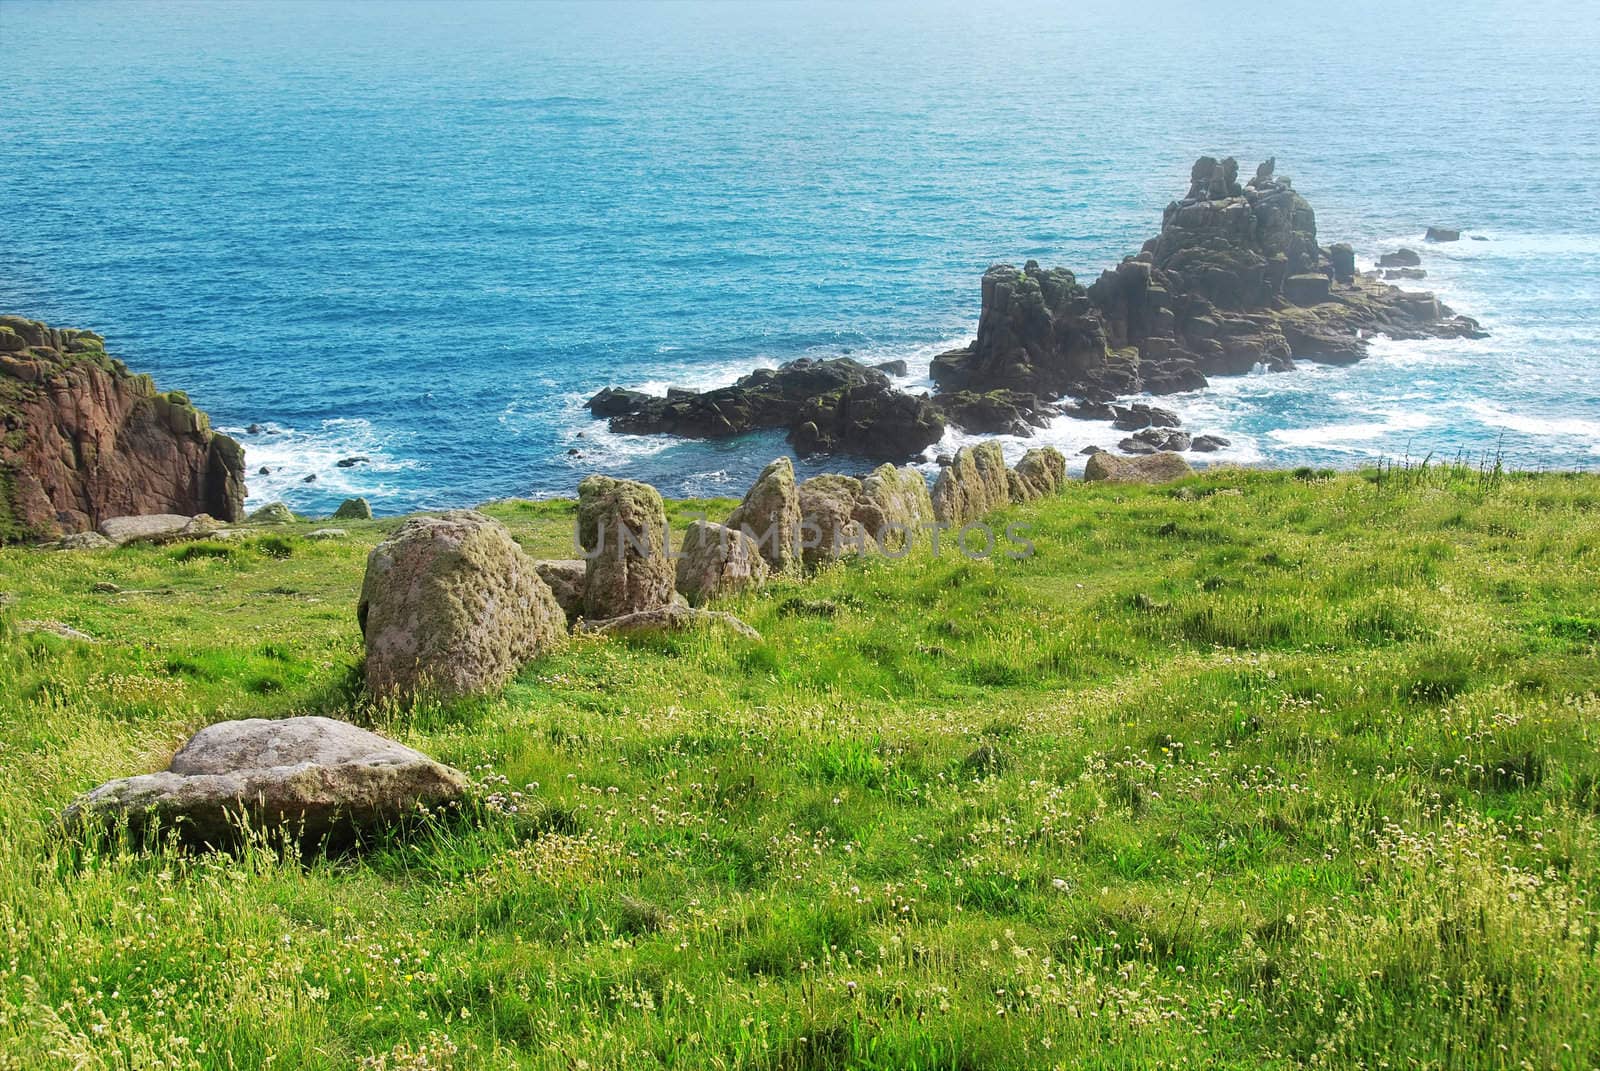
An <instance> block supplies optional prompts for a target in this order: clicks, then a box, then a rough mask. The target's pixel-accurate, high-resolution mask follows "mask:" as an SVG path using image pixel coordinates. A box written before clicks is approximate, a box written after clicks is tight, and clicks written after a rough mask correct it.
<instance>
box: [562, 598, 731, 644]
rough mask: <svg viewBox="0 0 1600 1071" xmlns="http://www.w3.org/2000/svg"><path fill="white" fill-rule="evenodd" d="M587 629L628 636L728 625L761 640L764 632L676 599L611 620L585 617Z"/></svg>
mask: <svg viewBox="0 0 1600 1071" xmlns="http://www.w3.org/2000/svg"><path fill="white" fill-rule="evenodd" d="M578 627H579V629H580V630H582V631H584V632H598V633H601V634H603V635H613V636H627V635H631V634H633V633H639V632H683V631H685V630H687V629H692V628H707V627H711V628H725V629H728V630H729V631H731V632H735V633H737V634H738V635H740V636H743V637H744V638H745V639H748V640H758V641H759V640H760V639H761V633H759V632H757V631H756V630H755V629H753V628H751V627H750V626H749V625H747V624H745V623H744V622H743V621H741V620H739V619H738V618H737V617H735V616H733V615H732V614H729V613H724V612H723V611H721V610H701V609H697V608H695V607H692V606H682V605H679V604H677V603H673V604H671V605H668V606H657V607H656V608H655V609H653V610H640V611H639V612H638V613H633V614H625V615H623V616H622V617H614V618H611V619H610V620H608V621H584V622H582V623H581V624H580V625H579V626H578Z"/></svg>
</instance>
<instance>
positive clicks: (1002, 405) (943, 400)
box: [933, 390, 1050, 438]
mask: <svg viewBox="0 0 1600 1071" xmlns="http://www.w3.org/2000/svg"><path fill="white" fill-rule="evenodd" d="M933 401H934V404H935V405H937V406H938V407H939V408H940V409H942V410H944V414H945V416H946V417H947V418H949V421H950V423H952V424H954V425H955V426H956V427H958V428H960V429H962V430H963V431H968V432H971V433H973V434H975V435H1016V436H1019V437H1021V438H1028V437H1029V436H1031V435H1032V434H1033V429H1034V428H1045V427H1049V426H1050V419H1049V411H1048V410H1047V409H1046V408H1045V406H1044V403H1042V402H1041V401H1040V400H1039V398H1038V396H1037V395H1034V394H1023V393H1020V392H1018V391H1011V390H991V391H985V392H982V393H979V392H976V391H969V390H962V391H955V392H953V393H949V394H937V395H935V396H934V399H933Z"/></svg>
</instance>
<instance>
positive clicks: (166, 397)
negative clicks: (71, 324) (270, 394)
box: [0, 316, 245, 542]
mask: <svg viewBox="0 0 1600 1071" xmlns="http://www.w3.org/2000/svg"><path fill="white" fill-rule="evenodd" d="M244 492H245V488H244V449H243V448H242V447H241V446H240V445H239V444H238V443H237V442H235V441H234V440H232V439H230V438H229V437H228V436H226V435H220V434H217V433H215V432H213V431H212V430H211V423H210V421H209V420H208V419H207V417H206V415H205V414H204V413H202V412H201V411H200V410H198V409H196V408H195V407H194V406H193V405H191V404H190V403H189V399H188V397H187V396H186V395H184V394H183V393H182V392H180V391H173V392H171V393H167V394H161V393H158V392H157V391H156V388H155V384H154V383H153V382H152V381H151V379H150V377H149V376H144V375H134V374H133V373H131V372H129V371H128V369H127V367H126V366H125V365H123V363H122V362H121V361H118V360H115V359H113V358H112V357H110V356H108V355H107V354H106V351H105V342H104V340H103V339H102V338H101V337H100V336H99V335H97V334H95V333H94V332H92V331H79V330H74V329H71V328H56V327H50V326H49V325H47V324H43V323H39V322H37V321H33V320H26V319H23V318H22V317H19V316H0V542H12V541H18V540H32V539H50V538H54V537H56V536H59V535H63V534H67V533H71V532H82V531H88V530H90V529H92V528H94V527H96V526H98V525H99V524H100V522H101V521H103V520H106V519H107V518H110V517H122V516H130V515H136V514H146V513H181V514H187V515H191V516H192V515H194V514H198V513H209V514H211V515H212V516H213V517H215V518H217V519H218V520H223V521H234V520H238V519H239V517H240V516H241V514H242V512H243V506H244Z"/></svg>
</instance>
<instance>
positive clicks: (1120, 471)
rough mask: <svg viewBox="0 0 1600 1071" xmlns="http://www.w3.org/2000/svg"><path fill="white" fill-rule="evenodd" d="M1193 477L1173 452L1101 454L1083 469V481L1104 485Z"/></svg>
mask: <svg viewBox="0 0 1600 1071" xmlns="http://www.w3.org/2000/svg"><path fill="white" fill-rule="evenodd" d="M1193 475H1194V469H1192V468H1190V467H1189V463H1188V462H1187V461H1185V460H1184V459H1183V458H1181V457H1179V456H1178V455H1177V454H1173V453H1160V454H1149V455H1147V456H1145V457H1118V456H1117V455H1115V454H1110V453H1104V452H1102V453H1098V454H1094V455H1092V456H1091V457H1090V458H1089V463H1088V464H1087V465H1085V466H1084V470H1083V478H1084V479H1085V480H1087V481H1090V482H1094V481H1099V480H1103V481H1105V482H1107V483H1169V482H1171V481H1172V480H1181V479H1183V478H1184V477H1185V476H1193Z"/></svg>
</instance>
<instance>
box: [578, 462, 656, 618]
mask: <svg viewBox="0 0 1600 1071" xmlns="http://www.w3.org/2000/svg"><path fill="white" fill-rule="evenodd" d="M667 539H668V532H667V513H666V507H665V505H664V504H663V503H662V501H661V495H660V493H659V492H658V491H656V489H655V488H654V487H651V486H650V485H649V484H643V483H637V482H635V481H633V480H616V479H612V478H611V477H609V476H590V477H589V478H588V479H586V480H584V481H583V482H582V483H580V484H579V485H578V541H579V542H580V543H581V544H582V546H583V550H584V557H585V558H586V560H587V562H588V567H587V570H586V571H585V575H584V583H583V616H584V617H586V618H587V619H589V620H590V621H601V620H604V619H606V618H611V617H621V616H623V615H624V614H632V613H638V612H639V611H640V610H652V609H654V608H656V607H658V606H665V605H667V604H668V603H670V602H671V601H672V592H673V586H674V584H675V583H676V579H677V572H676V570H675V569H674V568H673V565H672V558H671V556H670V547H669V546H668V543H667Z"/></svg>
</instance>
